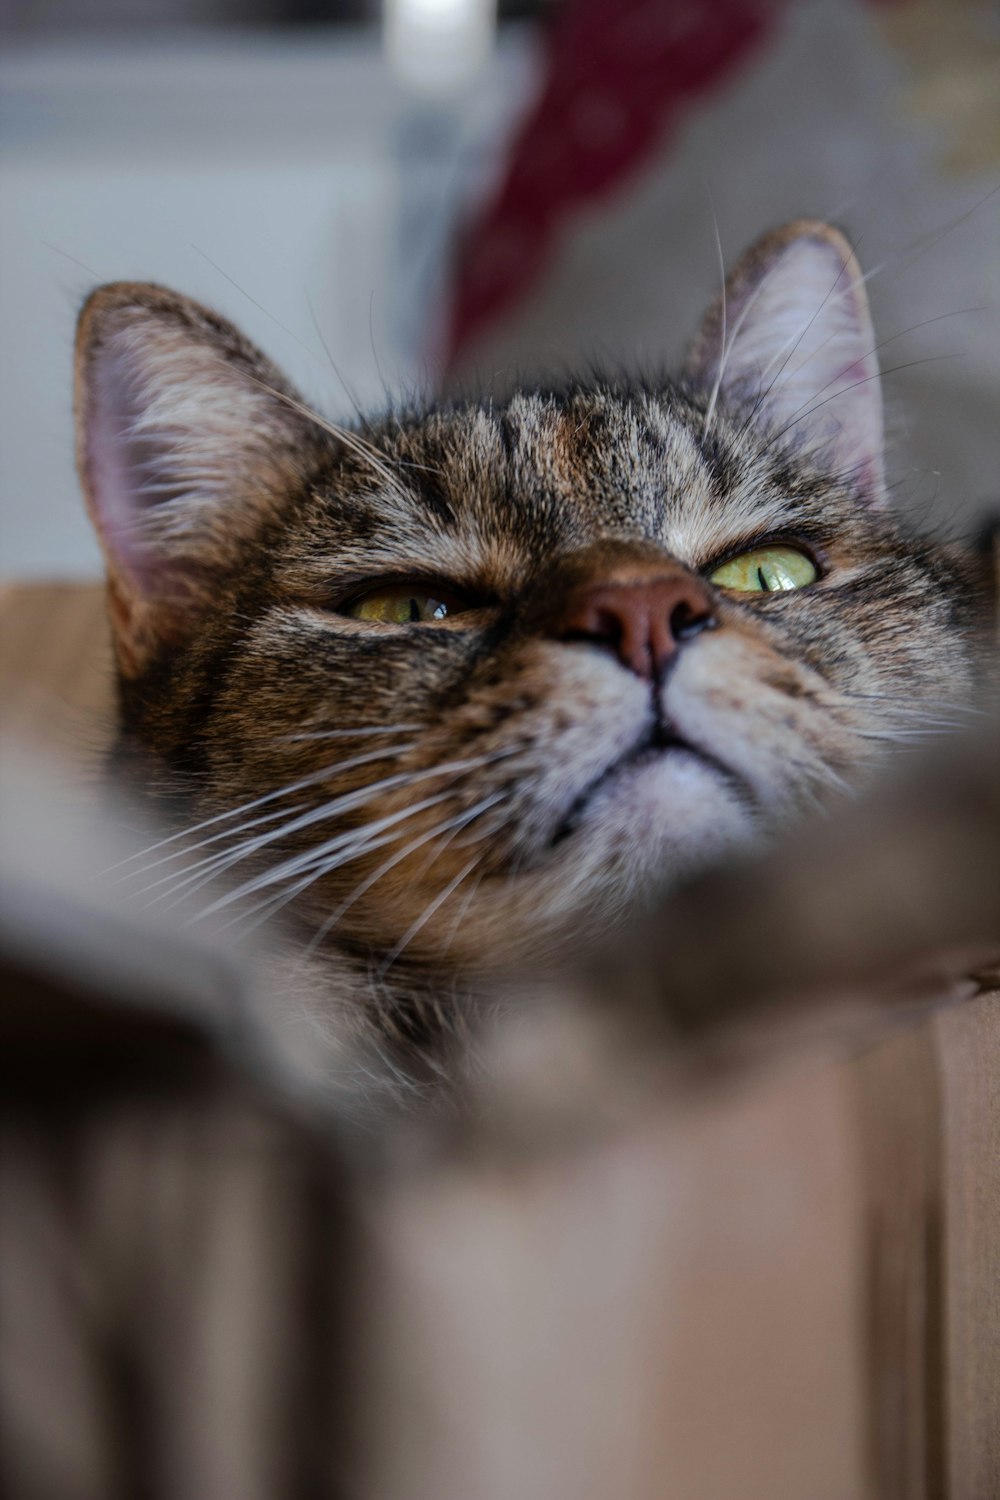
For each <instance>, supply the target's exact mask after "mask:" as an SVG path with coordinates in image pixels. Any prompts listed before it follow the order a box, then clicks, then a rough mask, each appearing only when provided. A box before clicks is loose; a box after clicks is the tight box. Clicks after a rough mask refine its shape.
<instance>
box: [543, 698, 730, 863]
mask: <svg viewBox="0 0 1000 1500" xmlns="http://www.w3.org/2000/svg"><path fill="white" fill-rule="evenodd" d="M666 756H684V757H687V758H688V759H691V760H696V761H699V762H700V763H701V764H702V765H704V766H706V767H708V769H709V770H711V771H713V772H714V773H715V774H716V775H717V776H719V777H720V778H721V779H722V780H723V781H724V782H726V783H727V785H728V786H729V787H730V788H731V789H732V791H733V792H734V793H735V794H736V796H737V797H738V799H739V800H740V801H741V802H743V803H746V804H747V805H749V806H751V807H756V806H757V800H758V799H757V797H756V794H755V792H754V790H753V788H752V787H751V786H750V784H749V782H747V781H746V780H745V778H744V777H742V776H741V775H740V774H739V773H738V772H737V771H734V770H733V768H732V766H728V765H727V764H726V763H725V761H722V760H720V759H719V757H718V756H717V755H713V754H712V752H711V751H710V750H706V749H705V748H704V746H702V745H697V744H695V743H694V742H693V741H692V740H689V739H687V738H685V736H684V735H682V734H680V733H679V732H678V730H677V728H676V726H675V725H672V724H662V723H657V724H655V725H654V726H653V727H652V729H650V730H649V731H647V732H646V733H645V734H643V735H642V736H641V737H640V738H639V739H638V740H637V741H636V743H635V744H634V745H633V746H632V748H631V749H629V750H626V752H625V754H624V755H621V756H619V757H618V759H617V760H616V761H613V762H612V763H611V765H609V766H606V767H605V768H604V770H603V771H601V772H600V773H599V774H598V775H597V776H595V777H594V778H593V780H592V781H590V782H588V784H587V785H586V786H585V787H584V789H583V791H582V792H580V793H579V794H578V795H577V796H576V797H575V798H574V799H573V802H572V803H571V804H570V806H569V808H568V809H567V810H566V812H565V813H564V814H563V816H562V818H561V819H560V821H559V823H558V824H557V825H556V829H555V832H554V833H553V835H552V838H551V840H550V847H551V848H553V849H554V848H556V847H557V846H558V845H559V844H562V843H565V841H566V840H567V839H568V838H570V837H572V835H573V834H574V833H575V832H576V830H577V828H578V827H579V826H580V824H581V823H582V822H583V820H584V818H585V816H586V814H587V811H588V809H589V807H590V806H591V804H592V803H593V802H594V801H595V799H596V798H597V797H599V796H600V795H601V793H603V792H604V791H606V790H607V789H608V787H609V786H610V785H611V784H612V783H613V782H615V781H617V780H619V779H620V778H621V777H623V776H626V775H634V774H635V773H636V772H637V771H641V770H642V769H643V768H644V767H646V766H652V765H655V764H656V762H657V761H662V760H663V759H664V757H666Z"/></svg>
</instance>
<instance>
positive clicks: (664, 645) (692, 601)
mask: <svg viewBox="0 0 1000 1500" xmlns="http://www.w3.org/2000/svg"><path fill="white" fill-rule="evenodd" d="M715 623H716V620H715V616H714V614H713V610H712V598H711V595H710V593H709V592H708V590H707V589H706V587H705V585H704V584H703V583H702V582H701V580H700V579H699V578H696V577H695V576H694V575H693V574H688V573H684V572H680V571H678V572H676V573H673V572H672V573H669V574H667V575H666V576H663V577H659V578H652V579H649V580H648V581H640V582H623V583H599V584H586V585H584V586H583V587H582V588H578V589H577V590H576V591H574V593H573V594H572V595H571V596H570V598H569V600H568V601H567V604H566V607H565V609H564V610H563V611H562V612H561V614H560V615H559V616H558V618H557V620H556V623H555V629H554V630H553V632H552V633H553V634H554V635H555V636H556V638H557V639H558V640H565V641H569V640H577V641H579V640H583V641H590V642H592V643H593V644H594V645H599V646H603V647H605V648H606V649H608V650H611V651H613V652H614V654H615V655H616V656H617V657H618V660H619V661H620V662H621V664H622V666H624V667H627V668H628V669H629V671H632V672H635V673H636V674H637V675H638V676H639V677H643V678H647V679H655V678H657V677H660V676H662V675H663V673H664V671H665V670H666V668H667V666H668V664H669V662H670V660H671V658H672V657H673V656H674V655H675V654H676V652H677V650H678V647H679V646H680V645H681V644H682V643H683V642H685V641H687V640H690V639H691V638H692V637H693V636H695V635H698V634H699V633H700V632H701V631H703V630H707V629H710V628H711V627H712V626H714V625H715Z"/></svg>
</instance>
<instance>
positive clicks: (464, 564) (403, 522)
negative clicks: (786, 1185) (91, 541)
mask: <svg viewBox="0 0 1000 1500" xmlns="http://www.w3.org/2000/svg"><path fill="white" fill-rule="evenodd" d="M728 290H729V298H728V302H729V306H728V310H727V311H728V319H729V333H728V335H727V334H724V332H723V327H722V312H721V307H720V308H717V309H714V310H713V312H712V313H710V315H709V317H708V319H707V320H706V323H705V325H704V327H703V330H702V334H701V336H700V339H699V342H698V344H696V346H695V349H694V351H693V353H692V357H691V362H690V365H689V369H688V372H687V376H686V379H685V381H684V382H683V383H682V384H681V385H679V386H676V387H675V386H670V387H667V386H665V385H661V386H657V387H650V386H646V387H641V388H640V387H637V388H636V389H633V390H627V389H611V388H603V387H595V386H590V387H585V388H580V389H576V390H568V391H565V392H562V393H559V394H537V393H526V394H522V395H519V396H517V397H516V398H514V399H513V400H512V401H511V402H510V403H509V404H507V405H505V406H503V407H502V408H496V409H494V408H492V407H491V406H488V405H487V406H483V405H468V406H459V407H455V408H445V409H441V410H435V411H432V412H430V413H426V412H424V413H418V414H407V415H400V416H399V417H398V418H396V417H393V418H392V419H390V420H387V421H383V422H379V423H375V424H371V425H369V426H367V427H366V428H365V429H364V431H363V432H362V433H355V434H344V433H342V432H341V431H340V430H339V429H331V428H329V427H327V426H325V425H324V424H322V423H320V422H319V421H318V420H317V419H315V418H314V417H312V416H311V415H310V413H309V412H308V411H307V410H306V409H305V408H304V407H303V406H302V405H301V403H300V401H299V398H298V397H297V396H295V394H294V393H293V392H292V391H291V390H290V388H289V387H288V386H287V385H286V384H285V383H284V382H283V381H282V379H281V377H280V376H279V375H278V373H277V372H276V371H275V370H274V369H273V368H272V367H270V366H269V365H268V364H267V363H266V361H264V360H263V359H262V357H261V356H260V355H259V354H257V352H256V351H255V350H253V349H251V348H250V346H248V345H247V344H246V343H245V342H244V341H242V340H241V339H240V338H239V336H238V335H237V334H235V332H234V331H233V330H232V329H230V328H229V327H228V325H225V324H222V323H221V322H220V321H219V320H217V319H215V318H213V317H212V316H211V315H210V314H207V313H205V312H204V311H203V310H202V309H199V308H196V307H195V306H193V304H191V303H188V302H186V301H185V300H183V299H180V298H177V297H175V296H174V295H172V294H170V293H165V292H161V291H159V290H157V289H155V288H149V287H134V286H133V287H122V286H116V287H111V288H107V289H104V290H102V291H100V292H98V293H96V294H95V295H94V297H93V298H92V299H91V301H90V303H88V306H87V308H86V309H85V312H84V316H83V320H82V326H81V340H80V346H79V372H80V384H79V397H78V400H79V415H80V433H81V436H80V453H81V471H82V474H83V479H84V484H85V488H86V490H87V494H88V499H89V501H90V505H91V509H92V513H93V514H94V516H95V518H96V520H97V523H98V527H99V529H100V531H101V534H102V537H103V539H104V544H105V550H106V553H107V556H108V561H109V580H110V601H111V613H112V619H113V621H114V623H115V626H116V633H117V644H118V653H119V662H120V666H121V670H122V687H123V707H124V713H125V719H126V725H127V728H128V729H129V731H130V732H131V734H132V735H133V736H134V737H136V738H138V740H139V741H140V742H141V743H142V744H144V745H146V746H148V747H150V748H152V749H153V750H154V751H155V752H156V753H157V754H158V755H159V757H161V758H162V760H163V761H164V762H165V763H166V764H167V765H168V766H170V767H172V768H173V769H174V770H175V771H176V772H178V773H180V775H181V776H182V777H184V778H185V779H186V781H187V783H188V784H189V786H190V787H191V790H192V792H193V795H194V799H195V802H196V805H197V808H198V810H199V812H200V813H201V814H202V816H203V817H206V818H207V817H210V816H212V815H213V814H217V813H219V812H228V811H230V810H233V809H237V808H240V809H243V810H242V811H240V812H239V813H238V814H236V815H234V816H232V817H230V818H223V819H222V820H221V821H219V822H216V823H213V824H211V825H210V826H208V827H206V828H205V829H204V830H203V831H202V832H201V833H199V834H196V835H195V836H194V837H195V838H196V839H211V840H213V841H212V842H210V843H207V844H206V845H205V846H204V848H203V849H202V850H201V851H200V854H201V858H202V859H203V860H205V861H206V863H204V864H203V865H201V866H200V867H196V870H197V872H198V873H197V874H196V877H195V878H196V879H197V878H198V877H199V876H200V874H205V875H208V874H211V873H213V871H215V870H217V869H220V870H221V869H226V868H230V867H231V869H232V878H233V882H234V883H235V884H236V885H238V886H239V887H240V888H241V889H240V910H241V911H242V912H243V913H245V914H246V919H247V920H248V921H250V922H255V921H257V920H259V919H263V918H266V917H267V916H268V915H270V914H271V913H273V912H276V911H277V910H279V909H281V908H282V907H283V906H285V904H286V903H287V904H289V906H290V907H291V909H292V910H294V911H296V912H297V913H298V914H299V915H300V916H302V917H304V918H305V921H306V924H307V927H308V928H309V929H310V930H311V931H312V932H314V933H315V934H316V935H317V941H318V942H339V943H341V944H343V945H345V946H347V947H349V948H353V949H355V950H361V951H368V950H371V951H373V952H374V953H375V955H377V958H376V962H377V963H378V964H381V965H383V966H384V965H386V964H388V963H391V964H395V965H401V966H405V965H407V964H409V965H413V964H418V965H420V964H422V965H424V966H428V965H429V966H432V967H434V968H435V969H437V970H439V971H440V970H442V969H443V968H447V967H452V966H454V967H458V968H474V969H475V968H489V967H490V966H491V965H493V964H495V963H499V962H505V961H507V960H509V959H510V958H512V957H516V956H519V955H521V956H523V955H524V954H526V953H532V954H536V955H537V954H539V953H544V952H546V951H548V950H550V949H551V948H552V946H553V944H554V942H555V941H556V939H557V938H558V939H566V938H567V937H568V938H570V939H571V940H572V939H573V938H574V937H575V936H579V937H580V938H584V939H585V938H588V937H590V936H591V935H592V934H593V933H594V932H595V931H597V930H602V929H605V928H606V927H607V926H608V925H609V924H610V923H611V921H612V920H613V919H615V918H616V917H617V916H619V915H620V914H622V913H625V912H627V911H629V910H631V909H632V908H633V907H634V906H635V904H636V902H637V901H639V900H642V899H644V898H646V897H647V896H648V895H649V894H650V892H652V891H653V890H654V889H656V888H658V887H660V886H662V885H663V884H664V883H665V882H669V881H670V880H674V879H676V878H678V877H680V876H683V875H684V874H686V873H688V872H690V871H692V870H693V869H695V868H696V867H697V866H698V865H700V864H702V863H704V862H705V861H706V860H709V859H712V858H713V857H716V856H717V855H718V854H719V853H720V852H721V851H724V850H725V849H727V848H729V847H731V846H733V845H737V844H741V843H746V842H748V841H750V842H752V841H757V840H762V839H764V838H766V837H767V836H768V835H769V833H770V831H771V830H772V829H773V828H775V827H776V826H777V824H778V823H780V822H781V821H783V820H785V819H787V818H788V816H789V815H790V814H794V813H795V812H798V811H801V810H803V809H808V808H810V807H813V806H815V805H816V804H817V803H825V802H826V801H827V800H828V798H829V797H830V796H831V794H836V793H838V792H842V791H843V789H844V788H845V787H847V786H850V785H854V784H856V783H857V781H858V780H859V779H860V778H861V777H862V776H863V775H864V774H865V772H866V771H867V769H868V768H869V767H870V766H871V765H872V764H873V763H874V762H875V761H876V760H877V758H878V757H879V754H880V752H881V751H883V750H884V749H885V747H886V746H887V745H888V744H890V743H892V742H893V741H894V740H896V739H899V738H903V739H906V738H908V737H909V736H910V735H911V734H912V733H913V732H914V731H917V730H919V729H921V728H922V727H924V726H926V724H927V723H928V722H930V721H939V720H940V718H941V715H942V713H944V712H945V711H946V705H948V704H951V703H959V702H961V701H962V700H963V699H964V698H965V697H966V696H967V694H968V692H969V686H970V682H971V674H972V665H973V644H972V637H973V634H974V629H975V624H976V617H977V609H978V600H977V599H976V597H975V589H974V586H973V583H972V580H971V578H970V576H969V575H968V574H967V573H966V572H964V571H963V568H962V565H961V564H960V563H959V562H958V561H957V560H956V559H954V558H953V557H950V556H949V555H948V554H946V553H945V552H944V551H943V550H942V549H940V548H936V547H933V546H930V545H925V544H914V543H908V542H904V541H903V540H902V539H901V536H900V533H899V532H898V530H897V528H896V527H895V525H894V524H893V523H892V521H891V519H890V517H889V515H888V513H887V512H886V510H885V508H884V505H883V496H882V483H881V461H880V443H881V418H880V405H879V397H878V383H877V379H876V378H874V377H875V376H876V373H877V372H876V369H875V365H874V357H873V354H872V345H873V344H874V342H875V341H874V338H873V336H872V334H871V328H870V324H869V322H868V318H867V312H866V309H865V305H864V297H863V292H862V289H861V282H860V280H859V278H858V274H857V268H856V266H855V265H854V263H853V260H852V258H851V257H850V253H849V251H848V249H847V247H846V245H845V244H844V242H843V241H842V240H841V238H840V237H839V236H838V235H837V234H836V233H835V232H833V231H830V230H828V229H825V228H823V227H821V226H815V225H798V226H792V227H790V228H789V229H788V230H786V231H783V232H782V233H780V234H779V235H777V236H774V237H772V238H771V239H770V240H768V241H766V242H764V244H763V245H762V246H759V247H757V248H756V249H755V251H753V252H751V255H750V256H748V257H747V258H746V259H745V260H744V262H742V263H741V266H740V267H739V268H738V269H737V272H736V273H735V275H734V277H733V278H732V280H731V282H730V284H729V289H728ZM796 341H797V342H796ZM723 346H725V349H726V359H725V368H724V370H723V372H722V376H721V379H719V378H718V372H719V364H720V361H719V354H720V351H721V349H722V348H723ZM834 398H836V399H834ZM192 821H194V819H192ZM185 878H186V879H188V880H190V879H191V877H190V875H187V876H185ZM169 879H170V877H169V872H168V875H167V877H166V880H167V889H169V888H170V887H169Z"/></svg>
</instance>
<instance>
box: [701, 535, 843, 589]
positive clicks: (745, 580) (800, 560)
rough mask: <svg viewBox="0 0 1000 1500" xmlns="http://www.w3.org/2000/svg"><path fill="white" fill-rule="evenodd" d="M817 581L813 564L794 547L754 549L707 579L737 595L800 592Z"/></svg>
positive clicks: (717, 570) (729, 562)
mask: <svg viewBox="0 0 1000 1500" xmlns="http://www.w3.org/2000/svg"><path fill="white" fill-rule="evenodd" d="M818 577H819V569H818V568H817V566H816V564H815V563H814V562H813V560H812V558H811V557H810V556H809V554H808V553H807V552H800V551H799V549H798V547H754V548H753V549H752V550H751V551H750V552H741V553H740V555H739V557H731V558H730V559H729V561H728V562H724V563H722V564H721V565H720V566H719V567H718V568H716V569H715V571H714V573H710V574H709V575H708V581H709V583H715V584H718V586H719V588H721V589H736V590H738V591H739V592H740V593H741V594H772V593H779V592H781V591H782V590H785V589H804V588H805V586H806V584H809V583H815V582H816V579H817V578H818Z"/></svg>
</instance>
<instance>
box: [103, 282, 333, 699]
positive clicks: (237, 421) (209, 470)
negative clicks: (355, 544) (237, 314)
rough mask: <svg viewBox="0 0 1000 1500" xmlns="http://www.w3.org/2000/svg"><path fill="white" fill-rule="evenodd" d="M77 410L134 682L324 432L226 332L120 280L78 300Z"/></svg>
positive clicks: (181, 627)
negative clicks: (83, 301)
mask: <svg viewBox="0 0 1000 1500" xmlns="http://www.w3.org/2000/svg"><path fill="white" fill-rule="evenodd" d="M74 406H75V413H76V451H77V466H78V469H79V474H80V481H81V484H82V486H83V491H84V495H85V497H86V501H87V508H88V510H89V512H90V516H91V519H92V520H93V523H94V525H95V527H96V529H97V533H98V536H99V537H100V540H101V546H102V548H103V551H104V556H105V559H106V562H107V572H108V598H109V605H110V613H111V620H112V626H113V630H114V635H115V645H116V650H117V654H118V660H119V663H120V665H121V668H122V671H123V672H124V673H125V674H126V675H129V676H134V675H135V674H136V673H138V672H140V671H141V670H142V668H143V666H144V665H145V664H146V662H147V661H148V660H149V659H150V658H151V657H152V656H153V655H155V654H156V653H157V652H158V651H159V650H161V649H162V648H163V647H164V646H165V645H172V644H176V643H177V642H178V641H180V640H183V639H184V638H185V637H186V636H189V635H191V634H192V633H193V632H194V631H195V630H196V629H197V626H198V622H199V619H200V617H201V614H202V611H203V609H204V607H206V606H207V605H208V604H209V603H210V601H211V599H212V598H213V597H214V596H217V594H218V591H219V589H220V587H224V586H225V584H226V581H227V580H228V579H229V578H230V577H231V576H232V575H233V573H234V570H235V569H236V568H237V567H238V565H239V561H240V558H241V555H242V552H243V549H245V548H246V546H247V545H249V544H250V543H251V542H252V540H253V539H254V538H255V537H257V536H259V535H260V532H261V530H262V528H263V527H264V526H265V525H266V524H267V522H268V520H269V519H270V518H272V517H274V516H275V515H276V514H277V513H278V512H279V510H280V509H281V508H282V505H283V503H284V502H285V501H286V500H287V497H288V496H289V494H291V493H292V492H293V491H294V490H295V489H296V488H297V487H298V486H300V485H301V484H302V483H303V482H304V479H305V477H306V475H307V473H308V472H309V470H310V469H311V468H313V467H314V465H315V462H316V458H317V451H318V449H319V447H320V445H321V444H322V442H323V433H322V431H321V430H320V428H319V425H318V423H317V421H316V420H315V419H314V418H312V417H310V415H309V413H308V410H307V408H306V407H305V406H304V405H303V404H302V401H301V398H300V397H299V396H298V395H297V394H296V393H295V392H294V391H293V390H292V389H291V387H289V385H288V384H287V382H286V381H285V380H284V378H283V377H282V376H281V374H280V373H279V372H278V371H277V370H276V369H275V367H274V366H273V365H272V364H271V363H270V362H269V361H268V360H267V359H265V357H264V356H263V355H262V354H261V353H260V352H259V351H258V350H257V349H255V348H254V346H253V345H252V344H250V343H249V342H248V341H247V340H246V339H244V338H243V336H242V335H241V334H240V333H238V332H237V330H236V329H235V328H233V327H232V325H231V324H229V323H227V322H226V321H225V320H224V319H222V318H219V317H217V316H216V315H215V314H214V313H211V312H209V311H208V310H207V309H206V308H203V307H200V306H199V305H198V304H197V303H194V302H192V301H190V300H189V299H188V298H186V297H181V296H178V295H177V294H176V293H173V292H169V291H166V290H164V289H163V288H161V287H156V286H149V285H145V284H134V283H130V282H117V283H114V284H112V285H110V286H105V287H100V288H99V289H98V290H97V291H96V292H94V293H93V294H92V295H91V296H90V298H89V299H88V300H87V302H86V304H85V305H84V308H83V311H82V313H81V315H80V321H79V325H78V329H77V340H76V376H75V399H74Z"/></svg>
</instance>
